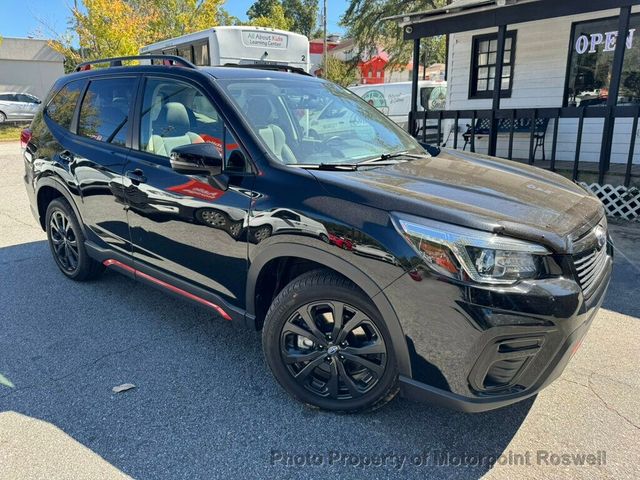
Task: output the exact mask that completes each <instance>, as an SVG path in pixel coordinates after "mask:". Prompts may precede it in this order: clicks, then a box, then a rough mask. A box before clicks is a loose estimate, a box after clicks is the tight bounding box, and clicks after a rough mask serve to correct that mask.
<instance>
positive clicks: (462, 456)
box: [0, 242, 534, 479]
mask: <svg viewBox="0 0 640 480" xmlns="http://www.w3.org/2000/svg"><path fill="white" fill-rule="evenodd" d="M0 269H1V270H0V272H1V275H0V305H2V317H1V321H0V352H1V353H0V374H2V375H3V376H5V377H6V378H7V379H10V381H11V382H12V383H13V385H14V387H13V388H10V387H7V386H4V385H0V411H8V410H12V411H16V412H19V413H21V414H24V415H28V416H30V417H34V418H38V419H42V420H45V421H47V422H50V423H51V424H53V425H55V426H57V427H58V428H60V429H62V430H63V431H64V432H65V433H67V434H68V435H70V436H72V437H73V438H74V439H75V440H77V441H78V442H80V443H82V444H83V445H85V446H86V447H87V448H89V449H91V450H92V451H93V452H95V453H97V454H98V455H100V456H101V457H102V458H104V459H105V460H107V461H108V462H109V463H110V464H112V465H113V466H114V467H116V468H117V469H119V470H121V471H123V472H125V473H127V474H129V475H131V476H133V477H135V478H153V479H160V478H171V479H174V478H212V477H224V478H229V477H232V476H238V477H246V478H265V477H276V476H277V477H284V476H291V477H295V478H316V477H318V476H326V475H331V474H333V475H339V476H340V477H341V478H362V477H363V476H365V475H366V476H372V477H376V478H383V477H391V476H397V475H398V474H402V475H403V476H407V477H416V478H418V477H420V478H422V477H424V476H425V475H428V476H429V477H433V478H451V477H455V478H465V479H475V478H479V477H481V476H482V475H484V474H486V473H487V472H488V471H489V470H490V469H491V466H492V464H493V462H495V460H496V459H497V458H498V457H500V455H502V454H505V453H506V452H505V451H506V449H507V448H508V445H509V443H510V442H511V440H512V438H513V437H514V435H515V434H516V432H517V431H518V429H519V428H520V426H521V424H522V423H523V421H524V420H525V418H526V417H527V414H528V412H529V409H530V408H531V406H532V405H533V402H534V400H527V401H524V402H522V403H519V404H516V405H513V406H510V407H507V408H504V409H501V410H498V411H493V412H487V413H481V414H475V415H470V414H463V413H459V412H454V411H450V410H445V409H442V408H436V407H433V406H429V405H423V404H418V403H412V402H409V401H406V400H404V399H396V400H394V401H392V402H391V403H390V404H389V405H387V406H386V407H384V408H382V409H380V410H377V411H375V412H372V413H367V414H359V415H339V414H332V413H327V412H323V411H319V410H315V409H312V408H309V407H306V406H304V405H302V404H300V403H298V402H296V401H295V400H293V399H291V398H290V397H289V396H288V395H287V394H286V393H285V392H284V391H283V390H282V389H281V388H280V387H279V386H278V385H277V383H276V382H275V380H274V379H273V377H272V376H271V374H270V373H269V371H268V368H267V366H266V364H265V363H264V361H263V357H262V352H261V342H260V337H259V334H257V333H255V332H251V331H246V330H242V329H238V328H236V327H234V326H233V325H231V324H230V323H229V322H225V321H224V320H221V319H219V318H212V317H211V314H210V313H209V312H207V311H203V310H201V309H199V308H198V307H194V306H192V305H190V304H188V303H185V302H184V301H182V300H180V299H175V298H173V297H171V296H167V295H165V294H164V293H163V292H160V291H157V290H155V289H153V288H151V287H148V286H146V285H142V284H139V283H136V282H134V281H132V280H130V279H128V278H125V277H123V276H121V275H119V274H117V273H115V272H111V271H107V272H106V274H105V275H104V276H103V277H102V278H100V279H99V280H97V281H93V282H89V283H73V282H71V281H69V280H67V279H66V278H64V277H63V275H62V274H61V273H60V272H59V271H58V270H57V269H56V267H55V265H54V263H53V261H52V260H51V258H50V253H49V250H48V246H47V244H46V243H45V242H34V243H29V244H22V245H17V246H13V247H7V248H3V249H0ZM123 383H133V384H134V385H135V386H136V387H135V388H134V389H131V390H128V391H126V392H123V393H118V394H116V393H113V392H112V388H113V387H114V386H117V385H120V384H123ZM69 461H73V459H70V460H69Z"/></svg>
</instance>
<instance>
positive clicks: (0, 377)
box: [0, 373, 16, 388]
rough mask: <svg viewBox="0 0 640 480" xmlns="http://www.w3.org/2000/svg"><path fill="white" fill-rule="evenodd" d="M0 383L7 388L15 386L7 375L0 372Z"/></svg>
mask: <svg viewBox="0 0 640 480" xmlns="http://www.w3.org/2000/svg"><path fill="white" fill-rule="evenodd" d="M0 385H4V386H5V387H9V388H16V386H15V385H14V384H13V383H12V382H11V380H9V379H8V378H7V377H5V376H4V375H2V374H1V373H0Z"/></svg>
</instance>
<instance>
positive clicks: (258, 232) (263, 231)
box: [249, 225, 273, 244]
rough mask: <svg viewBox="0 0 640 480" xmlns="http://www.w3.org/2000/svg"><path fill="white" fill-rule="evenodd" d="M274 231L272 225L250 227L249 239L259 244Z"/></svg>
mask: <svg viewBox="0 0 640 480" xmlns="http://www.w3.org/2000/svg"><path fill="white" fill-rule="evenodd" d="M272 233H273V229H272V228H271V226H270V225H263V226H261V227H251V228H249V241H250V242H251V243H255V244H258V243H260V242H262V241H263V240H266V239H267V238H269V237H270V236H271V234H272Z"/></svg>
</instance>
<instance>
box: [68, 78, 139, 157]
mask: <svg viewBox="0 0 640 480" xmlns="http://www.w3.org/2000/svg"><path fill="white" fill-rule="evenodd" d="M135 88H136V79H135V78H133V77H123V78H108V79H99V80H92V81H91V83H90V84H89V88H88V89H87V93H86V94H85V95H84V99H83V100H82V105H81V106H80V119H79V120H78V135H82V136H84V137H89V138H93V139H94V140H98V141H101V142H107V143H111V144H114V145H121V146H124V145H125V143H126V139H127V131H128V127H129V123H130V122H129V109H130V107H131V101H132V99H133V94H134V91H135Z"/></svg>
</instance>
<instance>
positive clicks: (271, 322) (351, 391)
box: [262, 270, 398, 413]
mask: <svg viewBox="0 0 640 480" xmlns="http://www.w3.org/2000/svg"><path fill="white" fill-rule="evenodd" d="M340 308H342V315H341V318H342V319H343V320H342V322H341V323H342V327H343V328H342V329H336V328H333V327H334V326H335V323H334V324H333V325H332V322H329V321H328V319H329V318H331V319H333V318H334V312H335V311H339V310H340ZM300 312H308V315H307V319H306V320H305V319H304V318H303V317H302V316H301V313H300ZM328 312H331V315H330V316H329V315H327V313H328ZM310 322H311V323H310ZM312 330H314V332H313V333H312ZM333 342H335V343H333ZM262 347H263V350H264V355H265V359H266V362H267V364H268V365H269V368H270V369H271V372H272V373H273V375H274V376H275V378H276V380H277V381H278V383H280V385H281V386H282V387H283V388H284V389H285V390H286V391H287V392H288V393H289V394H290V395H291V396H292V397H294V398H295V399H297V400H299V401H301V402H303V403H305V404H308V405H311V406H314V407H318V408H321V409H324V410H330V411H334V412H349V413H355V412H361V411H370V410H375V409H377V408H380V407H382V406H383V405H385V404H386V403H387V402H389V401H390V400H391V399H393V397H394V396H395V395H396V394H397V392H398V369H397V365H396V358H395V353H394V351H393V346H392V343H391V338H390V335H389V331H388V329H387V327H386V325H385V323H384V321H383V319H382V318H381V316H380V314H379V313H378V311H377V309H376V308H375V306H374V305H373V303H372V302H371V300H370V299H369V298H368V297H367V296H366V295H365V294H364V293H363V292H362V291H361V290H360V289H358V287H356V285H354V284H353V283H352V282H350V281H349V280H347V279H345V278H343V277H341V276H340V275H338V274H336V273H334V272H330V271H328V270H314V271H311V272H308V273H305V274H303V275H301V276H299V277H297V278H295V279H294V280H293V281H291V283H289V284H288V285H287V286H286V287H285V288H284V289H283V290H282V291H281V292H280V293H279V294H278V296H277V297H276V298H275V299H274V301H273V303H272V304H271V307H270V308H269V311H268V312H267V316H266V318H265V324H264V329H263V331H262ZM365 349H366V350H365ZM365 351H366V352H367V353H364V352H365Z"/></svg>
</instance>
